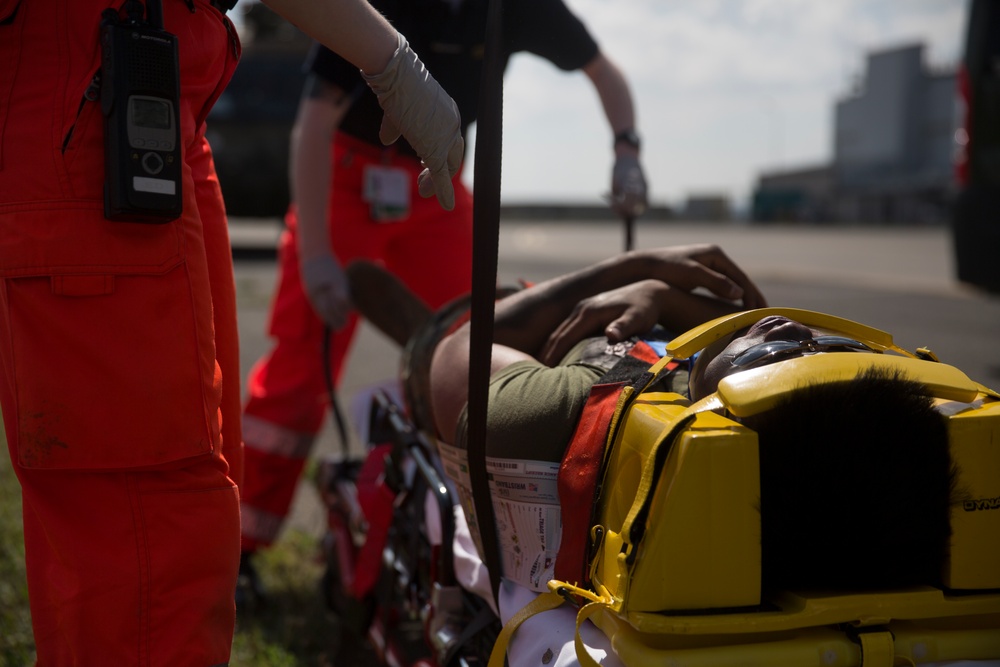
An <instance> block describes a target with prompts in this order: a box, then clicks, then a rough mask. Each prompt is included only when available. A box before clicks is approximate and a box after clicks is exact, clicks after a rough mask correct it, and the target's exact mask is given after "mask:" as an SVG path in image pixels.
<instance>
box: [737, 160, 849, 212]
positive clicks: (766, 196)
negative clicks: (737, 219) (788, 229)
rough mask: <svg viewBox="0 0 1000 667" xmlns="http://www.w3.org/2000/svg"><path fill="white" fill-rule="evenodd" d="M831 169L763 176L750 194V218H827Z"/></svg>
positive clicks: (830, 197)
mask: <svg viewBox="0 0 1000 667" xmlns="http://www.w3.org/2000/svg"><path fill="white" fill-rule="evenodd" d="M832 195H833V167H831V166H830V165H821V166H818V167H809V168H805V169H799V170H797V171H782V172H773V173H769V174H762V175H761V177H760V181H759V182H758V184H757V190H756V191H755V192H754V194H753V201H752V202H751V208H750V217H751V219H753V220H756V221H759V222H787V221H798V222H820V221H825V220H827V219H829V217H830V215H831V203H832Z"/></svg>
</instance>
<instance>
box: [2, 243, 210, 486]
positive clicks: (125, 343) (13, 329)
mask: <svg viewBox="0 0 1000 667" xmlns="http://www.w3.org/2000/svg"><path fill="white" fill-rule="evenodd" d="M5 284H6V297H7V298H6V303H7V308H8V312H7V313H6V316H7V317H8V318H9V321H8V326H9V329H8V332H9V338H8V341H7V344H9V345H10V348H11V349H10V350H9V351H8V352H9V356H7V355H5V356H7V358H9V359H12V369H13V377H12V378H11V379H12V383H13V388H14V398H15V400H16V415H17V425H16V429H17V434H18V446H17V449H18V460H19V462H20V463H21V465H23V466H25V467H28V468H53V469H92V470H108V469H123V468H136V467H152V466H159V465H162V464H165V463H171V462H174V461H180V460H184V459H191V458H193V457H198V456H204V455H207V454H210V453H211V451H212V426H211V421H210V420H209V418H208V415H209V410H210V409H211V406H210V405H209V404H210V400H209V391H210V389H211V385H210V383H209V385H208V386H207V387H206V384H205V380H204V378H205V376H206V373H207V374H208V377H209V378H211V377H212V375H211V373H212V370H211V368H208V369H207V370H206V368H205V364H206V361H205V359H206V354H205V353H203V352H202V353H200V351H199V340H198V334H197V330H196V321H195V314H194V313H195V310H194V303H193V301H192V297H191V293H192V290H191V284H190V280H189V278H188V274H187V270H186V265H185V264H184V263H183V262H179V263H177V264H175V265H174V266H173V267H172V268H170V269H168V270H166V271H165V272H163V273H158V274H143V275H128V274H95V275H55V276H33V277H25V278H8V279H7V280H6V281H5ZM207 358H208V359H209V362H210V361H211V355H210V354H209V355H207ZM10 426H11V425H8V427H10Z"/></svg>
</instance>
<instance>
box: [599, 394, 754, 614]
mask: <svg viewBox="0 0 1000 667" xmlns="http://www.w3.org/2000/svg"><path fill="white" fill-rule="evenodd" d="M669 396H673V395H670V394H660V395H657V394H652V395H646V396H643V399H642V400H640V401H637V402H636V403H635V404H634V405H633V407H632V408H631V411H630V413H629V415H628V419H627V420H626V421H625V425H624V427H623V429H622V431H621V433H620V434H619V437H618V441H617V442H616V443H615V448H614V453H613V455H612V460H611V461H610V462H609V468H608V477H607V479H613V480H615V482H614V484H609V485H606V486H605V491H604V497H603V498H602V502H603V506H602V514H601V525H602V526H605V527H606V528H607V529H609V531H610V532H609V534H608V535H606V537H605V541H604V545H603V548H604V553H603V560H602V563H601V570H600V571H599V572H598V573H597V575H596V579H597V580H598V581H599V582H601V583H603V584H604V585H605V586H607V587H608V589H609V591H610V592H611V593H612V594H613V595H616V596H617V597H623V596H625V595H626V591H625V590H624V588H623V586H622V585H621V584H622V582H623V580H624V578H625V577H626V572H625V569H624V568H625V566H624V563H623V562H622V561H621V560H620V559H619V558H618V556H619V552H620V549H621V544H622V538H621V536H620V535H618V534H617V532H616V531H619V530H620V529H621V526H622V523H623V522H624V520H625V517H626V515H627V514H628V512H629V510H630V508H631V506H632V504H633V502H634V501H635V489H636V486H637V484H638V482H639V478H640V477H641V474H642V468H643V465H644V464H645V462H646V460H647V459H648V457H649V456H650V455H651V453H652V449H653V446H654V444H655V443H657V442H658V441H659V439H660V438H661V437H663V435H665V433H666V431H667V430H668V429H669V427H670V425H671V423H672V422H673V421H674V420H675V419H676V417H677V415H678V414H679V413H680V412H681V411H682V410H683V408H684V403H683V402H682V401H674V402H668V401H664V400H662V399H663V397H669ZM652 397H659V398H653V399H652V400H650V399H651V398H652ZM758 478H759V475H758V463H757V436H756V434H755V433H753V432H752V431H749V430H748V429H745V428H743V427H741V426H740V425H738V424H736V423H735V422H732V421H730V420H728V419H725V418H724V417H720V416H719V415H717V414H715V413H712V412H706V413H701V414H699V415H698V416H697V417H696V419H695V421H694V422H693V424H692V426H691V427H689V429H688V430H686V431H685V433H684V434H683V435H682V436H681V437H680V438H679V440H678V442H677V443H676V445H675V446H674V449H673V450H672V451H671V454H670V456H669V457H668V458H667V462H666V465H665V468H664V470H663V471H662V473H661V475H660V479H659V483H658V485H657V488H656V489H655V490H654V492H653V493H654V495H653V500H652V502H653V507H652V511H651V512H650V516H652V517H656V524H655V525H654V526H649V527H647V530H646V534H645V536H644V538H643V541H642V544H641V546H640V547H639V551H638V558H637V561H636V563H635V566H634V570H633V573H632V575H631V578H630V583H629V589H628V592H627V608H628V609H636V610H647V611H658V610H663V609H710V608H718V607H734V606H745V605H754V604H757V603H758V602H759V601H760V517H759V514H758V511H757V509H756V505H757V502H758V497H759V495H760V492H759V481H758Z"/></svg>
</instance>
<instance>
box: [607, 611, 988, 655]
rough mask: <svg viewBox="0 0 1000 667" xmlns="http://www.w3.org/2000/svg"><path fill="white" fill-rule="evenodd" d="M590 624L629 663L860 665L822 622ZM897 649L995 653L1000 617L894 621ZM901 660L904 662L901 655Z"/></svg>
mask: <svg viewBox="0 0 1000 667" xmlns="http://www.w3.org/2000/svg"><path fill="white" fill-rule="evenodd" d="M592 620H593V621H594V623H596V624H597V626H598V627H600V628H601V630H602V631H603V632H604V633H605V634H606V635H607V636H608V637H610V638H611V643H612V647H613V648H614V650H615V652H616V653H617V654H618V656H619V658H620V659H621V661H622V662H623V663H625V664H627V665H629V666H630V667H647V666H648V667H659V666H661V665H671V666H672V667H716V666H717V665H742V666H744V667H858V666H860V665H861V650H860V647H859V646H858V645H857V644H856V643H854V642H852V641H851V640H850V639H849V638H848V636H847V634H846V632H845V631H844V630H843V628H842V627H839V626H836V625H833V626H820V627H812V628H799V629H794V630H782V631H773V630H765V629H763V628H760V627H755V625H754V624H753V622H752V620H751V621H749V622H747V623H746V624H744V626H743V629H742V631H740V632H735V633H732V634H698V633H696V634H650V633H643V632H639V631H637V630H636V629H635V628H634V627H632V626H631V625H630V624H629V623H627V622H626V621H625V620H624V619H622V618H621V617H620V616H618V615H616V614H613V613H610V612H602V613H600V614H597V615H595V616H593V617H592ZM886 629H887V630H888V631H890V632H891V633H892V635H893V636H894V637H895V651H894V652H895V655H896V656H900V657H905V658H908V659H909V660H911V661H914V662H917V663H918V664H922V663H925V662H943V661H948V660H988V659H996V658H998V657H1000V616H997V615H985V616H968V617H959V618H945V619H933V618H931V619H927V620H924V621H920V622H915V623H914V622H906V621H893V622H890V623H888V624H887V626H886ZM901 664H909V663H908V662H907V661H905V660H903V661H901Z"/></svg>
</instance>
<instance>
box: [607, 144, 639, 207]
mask: <svg viewBox="0 0 1000 667" xmlns="http://www.w3.org/2000/svg"><path fill="white" fill-rule="evenodd" d="M646 207H647V202H646V177H645V176H643V174H642V166H641V165H640V164H639V158H638V156H636V155H634V154H632V153H622V154H621V155H619V156H618V157H617V158H616V159H615V166H614V169H613V170H612V171H611V209H612V210H613V211H614V212H615V213H617V214H618V215H620V216H621V217H623V218H636V217H638V216H640V215H642V214H643V213H645V212H646Z"/></svg>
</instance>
